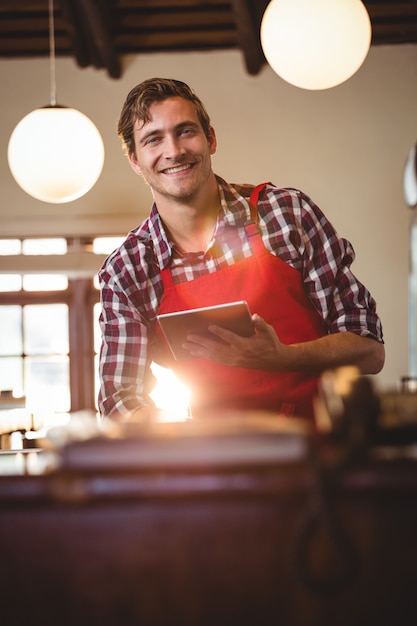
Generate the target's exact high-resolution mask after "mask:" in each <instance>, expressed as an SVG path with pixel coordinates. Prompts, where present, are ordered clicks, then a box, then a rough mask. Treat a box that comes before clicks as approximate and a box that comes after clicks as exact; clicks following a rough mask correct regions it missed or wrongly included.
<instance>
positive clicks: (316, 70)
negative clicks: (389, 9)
mask: <svg viewBox="0 0 417 626" xmlns="http://www.w3.org/2000/svg"><path fill="white" fill-rule="evenodd" d="M371 35H372V31H371V22H370V19H369V15H368V13H367V10H366V8H365V6H364V5H363V3H362V2H361V0H272V2H271V3H270V4H269V5H268V7H267V9H266V11H265V13H264V16H263V19H262V24H261V43H262V48H263V51H264V54H265V57H266V60H267V61H268V63H269V64H270V66H271V67H272V69H273V70H274V71H275V72H276V73H277V74H278V75H279V76H280V77H281V78H283V79H284V80H285V81H287V82H288V83H290V84H292V85H295V86H296V87H301V88H303V89H328V88H330V87H335V86H336V85H339V84H340V83H343V82H344V81H345V80H347V79H348V78H350V77H351V76H352V75H353V74H354V73H355V72H356V71H357V70H358V69H359V68H360V66H361V65H362V63H363V62H364V60H365V58H366V56H367V54H368V51H369V48H370V45H371Z"/></svg>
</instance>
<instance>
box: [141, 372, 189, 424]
mask: <svg viewBox="0 0 417 626" xmlns="http://www.w3.org/2000/svg"><path fill="white" fill-rule="evenodd" d="M151 369H152V372H153V374H154V376H155V378H156V379H157V381H158V382H157V386H156V387H155V389H154V390H153V391H152V393H151V394H150V395H151V398H152V400H153V401H154V402H155V404H156V406H157V407H158V408H159V409H161V410H162V411H163V421H167V422H170V421H173V422H178V421H183V420H186V419H188V418H189V417H190V415H189V404H190V398H189V392H188V389H187V387H186V386H185V385H183V384H182V383H181V382H180V381H179V380H178V378H177V377H176V376H175V374H174V372H173V371H172V370H170V369H167V368H165V367H161V366H160V365H158V364H157V363H152V366H151Z"/></svg>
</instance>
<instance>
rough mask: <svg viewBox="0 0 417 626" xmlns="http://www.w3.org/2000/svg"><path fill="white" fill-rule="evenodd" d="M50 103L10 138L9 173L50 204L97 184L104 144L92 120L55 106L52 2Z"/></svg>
mask: <svg viewBox="0 0 417 626" xmlns="http://www.w3.org/2000/svg"><path fill="white" fill-rule="evenodd" d="M49 46H50V85H51V89H50V102H49V105H47V106H45V107H42V108H39V109H35V110H34V111H32V112H31V113H29V114H28V115H26V116H25V117H24V118H23V119H22V120H21V121H20V122H19V123H18V124H17V126H16V128H15V129H14V131H13V132H12V134H11V137H10V140H9V145H8V153H7V157H8V162H9V167H10V171H11V173H12V175H13V177H14V179H15V180H16V182H17V184H18V185H19V186H20V187H21V188H22V189H23V190H24V191H25V192H26V193H28V194H29V195H31V196H33V197H34V198H37V199H38V200H42V201H44V202H51V203H56V204H59V203H64V202H71V201H73V200H76V199H77V198H80V197H81V196H83V195H84V194H86V193H87V192H88V191H89V190H90V189H91V188H92V187H93V185H94V184H95V183H96V182H97V180H98V178H99V176H100V174H101V171H102V169H103V164H104V145H103V140H102V138H101V136H100V133H99V131H98V130H97V128H96V126H95V125H94V124H93V122H92V121H91V120H90V119H89V118H88V117H86V116H85V115H84V114H83V113H81V112H80V111H77V110H76V109H72V108H69V107H65V106H61V105H59V104H57V102H56V83H55V34H54V8H53V0H49Z"/></svg>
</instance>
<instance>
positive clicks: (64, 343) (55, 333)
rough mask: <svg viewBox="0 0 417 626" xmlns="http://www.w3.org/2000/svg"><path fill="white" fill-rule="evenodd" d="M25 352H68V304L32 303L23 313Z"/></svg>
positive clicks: (32, 353)
mask: <svg viewBox="0 0 417 626" xmlns="http://www.w3.org/2000/svg"><path fill="white" fill-rule="evenodd" d="M23 323H24V326H23V329H24V332H23V336H24V352H25V354H29V355H35V354H68V351H69V339H68V306H67V305H66V304H33V305H32V304H30V305H27V306H25V308H24V313H23Z"/></svg>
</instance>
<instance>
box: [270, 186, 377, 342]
mask: <svg viewBox="0 0 417 626" xmlns="http://www.w3.org/2000/svg"><path fill="white" fill-rule="evenodd" d="M268 205H269V209H268ZM271 207H272V211H271ZM260 215H261V218H262V219H263V222H264V225H265V228H266V230H267V232H268V237H267V245H268V246H269V247H270V249H271V251H272V252H274V253H275V254H277V256H279V257H280V258H282V259H283V260H284V261H286V262H287V263H289V264H290V265H292V266H293V267H294V268H295V269H297V270H298V271H299V272H300V273H301V274H302V277H303V282H304V287H305V289H306V292H307V294H308V296H309V298H310V300H311V302H312V303H313V305H314V307H315V308H316V309H317V311H318V312H319V313H320V315H321V317H322V318H323V320H324V322H325V324H326V327H327V329H328V332H329V333H336V332H340V331H349V332H352V333H355V334H358V335H361V336H368V337H372V338H374V339H376V340H377V341H381V342H382V341H383V335H382V326H381V321H380V319H379V316H378V314H377V311H376V303H375V300H374V299H373V297H372V296H371V294H370V292H369V291H368V289H367V288H366V287H365V286H364V285H363V284H362V283H361V282H360V281H359V280H358V279H357V277H356V276H355V275H354V273H353V272H352V270H351V265H352V263H353V261H354V259H355V252H354V249H353V247H352V245H351V243H350V242H349V241H347V240H346V239H344V238H342V237H340V236H339V235H338V234H337V232H336V230H335V228H334V227H333V226H332V224H331V223H330V222H329V220H328V219H327V218H326V217H325V215H324V214H323V212H322V211H321V210H320V208H319V207H318V206H317V205H316V204H315V203H314V202H313V201H312V200H311V199H310V198H309V197H308V196H306V195H305V194H303V193H302V192H300V191H298V190H295V189H277V188H275V187H272V186H270V187H268V188H267V190H266V193H265V194H264V196H263V199H262V200H261V202H260Z"/></svg>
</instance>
